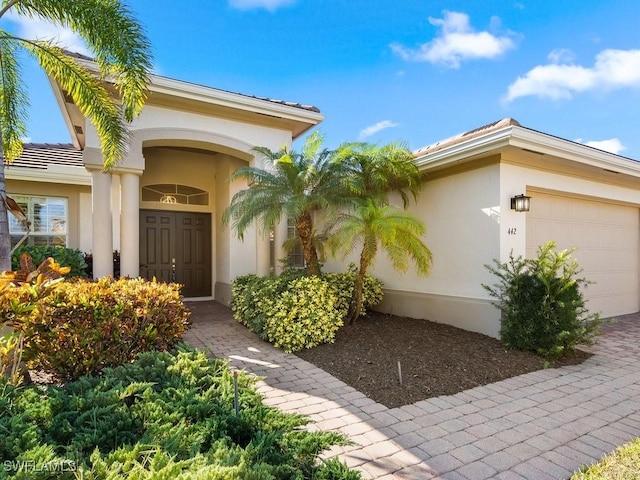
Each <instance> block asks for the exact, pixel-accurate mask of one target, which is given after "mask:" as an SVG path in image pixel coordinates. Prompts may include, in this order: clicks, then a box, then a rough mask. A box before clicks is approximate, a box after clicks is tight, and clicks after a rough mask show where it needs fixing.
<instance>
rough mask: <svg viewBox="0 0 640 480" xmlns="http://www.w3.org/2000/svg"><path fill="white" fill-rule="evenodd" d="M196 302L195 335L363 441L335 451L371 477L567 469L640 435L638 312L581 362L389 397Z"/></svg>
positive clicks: (513, 475)
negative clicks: (400, 399) (395, 402)
mask: <svg viewBox="0 0 640 480" xmlns="http://www.w3.org/2000/svg"><path fill="white" fill-rule="evenodd" d="M189 308H191V310H192V312H193V327H192V328H191V330H190V331H189V332H187V334H186V335H185V337H184V338H185V340H186V341H188V342H189V343H191V344H192V345H193V346H195V347H198V348H203V349H208V350H209V351H211V353H212V354H213V355H215V356H217V357H226V358H229V359H230V361H231V364H232V365H233V366H234V367H237V368H244V369H246V370H247V371H248V372H251V373H254V374H256V375H260V376H263V377H265V378H264V380H262V381H260V382H259V390H260V392H261V393H262V394H263V395H264V396H265V403H267V404H269V405H275V406H277V407H278V408H280V409H282V410H285V411H290V412H298V413H302V414H305V415H307V416H309V417H310V418H311V419H312V420H313V421H314V422H315V423H314V424H313V426H312V428H320V429H323V430H339V431H341V432H343V433H345V434H346V435H348V436H349V438H350V439H351V440H353V441H354V442H355V443H356V445H354V446H352V447H347V448H336V449H335V450H333V451H331V452H329V453H330V454H335V453H337V454H339V456H340V458H341V459H343V460H344V461H346V462H347V463H348V464H349V465H350V466H352V467H356V468H357V469H358V470H360V471H361V472H362V473H363V477H364V478H376V479H394V478H397V479H416V480H426V479H431V478H442V479H487V478H492V479H493V478H496V479H523V478H525V479H535V480H545V479H563V478H567V477H568V476H570V475H571V472H573V471H574V470H575V469H577V468H579V467H580V466H581V465H583V464H586V463H591V462H594V461H596V460H598V459H599V458H600V457H601V456H602V455H603V454H605V453H607V452H610V451H612V450H614V449H615V448H616V447H617V446H619V445H621V444H623V443H625V442H627V441H629V440H630V439H632V438H634V437H636V436H640V368H639V367H638V361H639V360H640V315H630V316H627V317H623V318H621V319H619V321H618V322H616V323H614V324H611V325H607V326H606V327H605V328H603V331H604V334H603V335H602V336H601V337H599V340H598V344H597V345H596V346H594V347H592V348H591V351H592V352H593V353H595V355H594V356H593V357H592V358H590V359H588V360H587V361H586V362H584V363H583V364H582V365H577V366H570V367H563V368H559V369H549V370H542V371H538V372H533V373H528V374H525V375H521V376H518V377H514V378H510V379H508V380H503V381H501V382H497V383H493V384H490V385H486V386H483V387H477V388H474V389H471V390H466V391H464V392H461V393H458V394H456V395H449V396H441V397H437V398H431V399H428V400H423V401H420V402H417V403H414V404H412V405H407V406H404V407H399V408H387V407H385V406H384V405H381V404H379V403H376V402H374V401H373V400H371V399H369V398H367V397H366V396H364V394H362V393H360V392H358V391H357V390H355V389H353V388H352V387H349V386H348V385H346V384H345V383H344V382H342V381H340V380H338V379H336V378H335V377H333V376H331V375H330V374H328V373H326V372H325V371H323V370H321V369H319V368H317V367H315V366H314V365H312V364H310V363H308V362H305V361H304V360H301V359H299V358H298V357H296V356H295V355H290V354H286V353H283V352H281V351H279V350H277V349H275V348H273V347H272V346H271V345H269V344H267V343H265V342H263V341H261V340H260V339H258V338H257V336H256V335H254V334H253V333H251V332H249V331H248V330H247V329H246V328H244V327H243V326H242V325H240V324H238V323H237V322H236V321H235V320H234V319H233V318H232V316H231V312H230V311H229V309H228V308H227V307H225V306H223V305H220V304H218V303H216V302H192V303H189ZM638 476H639V478H640V472H639V473H638Z"/></svg>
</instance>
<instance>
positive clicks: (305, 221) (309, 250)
mask: <svg viewBox="0 0 640 480" xmlns="http://www.w3.org/2000/svg"><path fill="white" fill-rule="evenodd" d="M296 230H297V231H298V236H299V237H300V243H301V244H302V253H303V254H304V261H305V264H306V268H307V273H308V274H309V275H318V276H319V275H320V263H319V262H318V251H317V250H316V246H315V244H314V242H313V220H312V218H311V214H310V213H309V212H304V213H303V214H302V215H300V217H298V219H297V221H296Z"/></svg>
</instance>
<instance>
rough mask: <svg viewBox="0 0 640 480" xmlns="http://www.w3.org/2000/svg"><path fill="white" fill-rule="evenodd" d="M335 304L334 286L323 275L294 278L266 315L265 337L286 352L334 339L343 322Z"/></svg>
mask: <svg viewBox="0 0 640 480" xmlns="http://www.w3.org/2000/svg"><path fill="white" fill-rule="evenodd" d="M336 304H337V299H336V295H335V293H334V291H333V288H331V286H330V285H329V283H328V282H326V281H325V280H323V279H322V278H320V277H316V276H313V277H302V278H297V279H294V280H293V281H291V283H290V284H289V286H288V288H287V290H286V291H284V292H283V293H282V294H281V295H280V297H279V298H278V299H277V300H276V301H275V302H274V304H273V306H272V308H271V309H270V312H269V315H267V317H266V320H265V324H264V327H265V332H266V335H267V338H268V340H269V341H270V342H271V343H273V345H274V346H276V347H279V348H282V349H283V350H284V351H285V352H297V351H299V350H302V349H303V348H311V347H315V346H316V345H320V344H322V343H330V342H333V340H334V339H335V334H336V331H337V330H338V328H340V327H341V326H342V325H343V315H342V313H341V311H340V310H338V309H337V308H336Z"/></svg>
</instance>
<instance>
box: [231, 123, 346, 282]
mask: <svg viewBox="0 0 640 480" xmlns="http://www.w3.org/2000/svg"><path fill="white" fill-rule="evenodd" d="M323 141H324V138H323V136H322V135H320V134H319V133H318V132H315V133H313V134H312V135H310V136H309V137H307V140H306V141H305V144H304V146H303V149H302V151H301V152H295V151H293V150H291V149H289V148H286V147H285V148H282V149H281V150H279V151H277V152H273V151H271V150H270V149H268V148H264V147H256V148H254V152H255V153H256V154H257V155H261V156H262V157H263V158H264V160H265V162H266V165H265V167H266V168H264V169H263V168H257V167H243V168H239V169H238V170H236V171H235V172H234V173H233V174H232V175H231V176H230V178H229V179H230V181H233V180H237V179H242V180H245V181H247V183H248V184H249V185H250V187H249V188H246V189H244V190H241V191H239V192H238V193H236V194H235V195H234V196H233V198H232V199H231V203H230V205H229V207H227V209H226V210H225V212H224V214H223V217H222V218H223V222H224V223H225V224H229V223H231V225H232V227H233V228H234V229H235V230H236V233H237V235H238V237H239V238H242V237H243V235H244V232H245V231H246V229H247V228H248V227H249V226H250V225H251V224H253V223H254V222H255V223H258V226H259V228H260V230H261V231H262V232H263V233H267V232H269V231H270V230H272V229H273V228H275V226H276V225H277V224H278V223H279V222H280V221H282V220H284V219H286V218H292V219H293V220H294V222H295V227H296V232H297V235H298V237H299V238H300V243H301V245H302V251H303V254H304V259H305V265H306V269H307V272H308V273H309V274H310V275H320V264H319V262H318V251H317V246H316V244H315V241H314V236H315V231H314V225H313V214H314V212H316V211H319V210H325V211H326V210H327V209H328V210H331V209H332V208H334V207H340V206H345V205H347V204H348V203H349V202H350V201H351V199H350V198H349V197H348V195H346V190H345V186H344V176H343V174H342V173H341V169H342V165H341V164H340V163H339V162H336V161H335V160H334V157H333V152H332V151H330V150H327V149H325V148H323V147H322V143H323Z"/></svg>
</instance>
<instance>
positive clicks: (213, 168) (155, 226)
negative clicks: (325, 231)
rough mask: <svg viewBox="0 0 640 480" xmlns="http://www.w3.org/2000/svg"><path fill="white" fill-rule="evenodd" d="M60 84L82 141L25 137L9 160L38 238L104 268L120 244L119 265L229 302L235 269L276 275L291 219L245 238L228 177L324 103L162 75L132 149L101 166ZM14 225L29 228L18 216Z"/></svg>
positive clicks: (282, 141) (92, 137) (314, 118)
mask: <svg viewBox="0 0 640 480" xmlns="http://www.w3.org/2000/svg"><path fill="white" fill-rule="evenodd" d="M53 89H54V92H55V95H56V99H57V101H58V104H59V105H60V108H61V111H62V114H63V117H64V119H65V121H66V123H67V126H68V128H69V132H70V133H71V137H72V140H73V145H27V146H26V148H25V152H24V154H23V155H22V157H21V158H20V159H18V160H17V161H16V162H15V163H14V164H12V165H10V166H8V167H7V168H6V177H7V192H8V193H9V195H11V196H12V197H13V198H14V199H15V200H16V201H18V202H19V203H20V204H22V205H23V206H24V207H25V208H26V210H27V211H28V214H29V216H30V217H31V223H32V226H33V227H32V228H33V232H32V235H31V236H30V238H29V242H30V243H35V244H47V243H49V244H62V245H67V246H69V247H72V248H79V249H80V250H82V251H85V252H91V253H92V254H93V273H94V276H96V277H100V276H104V275H110V274H113V263H112V258H113V251H114V250H118V251H119V252H120V273H121V275H122V276H131V277H137V276H138V275H142V276H145V277H147V278H152V277H156V278H158V279H160V280H166V281H168V280H176V281H178V282H180V283H182V284H183V285H184V294H185V296H187V297H192V298H198V297H205V298H211V297H213V298H216V299H218V300H220V301H222V302H228V301H229V298H230V284H231V281H232V280H233V279H234V278H235V277H236V276H238V275H242V274H246V273H250V272H257V273H260V274H268V272H269V269H270V267H271V266H272V265H271V258H272V257H273V256H274V255H273V254H272V253H271V245H280V244H281V243H282V241H279V240H283V239H284V238H285V237H286V235H287V225H286V222H283V225H282V226H281V227H280V228H279V229H278V230H277V231H276V232H275V235H274V238H271V239H270V238H268V236H266V237H265V236H262V235H259V234H258V233H257V232H256V230H255V229H253V230H251V231H249V232H247V233H246V234H245V236H244V241H243V242H241V241H239V240H238V239H237V238H236V236H235V234H233V233H232V232H231V231H230V230H229V229H227V228H223V226H222V223H221V216H222V212H223V211H224V209H225V208H226V206H227V205H228V204H229V202H230V200H231V198H232V196H233V195H234V193H235V192H237V191H238V190H239V189H241V188H243V187H246V185H242V184H239V183H229V182H228V180H227V179H228V177H229V175H230V173H231V172H232V171H234V170H235V169H237V168H238V167H241V166H246V165H256V166H261V165H260V164H259V163H258V162H260V159H259V158H258V159H255V158H254V157H253V155H252V153H251V149H252V148H253V147H254V146H256V145H260V146H265V147H268V148H271V149H273V150H278V149H279V148H281V147H282V146H284V145H291V143H292V141H293V140H294V139H296V138H297V137H298V136H300V135H302V134H303V133H305V132H306V131H307V130H309V129H310V128H313V127H314V126H316V125H317V124H318V123H320V122H321V121H322V120H323V119H324V117H323V115H322V114H321V113H320V112H319V110H318V109H317V108H315V107H312V106H306V105H300V104H295V103H288V102H284V101H279V100H272V99H266V98H256V97H251V96H247V95H241V94H236V93H231V92H227V91H222V90H217V89H212V88H207V87H202V86H199V85H194V84H190V83H185V82H181V81H177V80H172V79H168V78H164V77H160V76H153V77H152V79H151V85H150V95H149V98H148V101H147V103H146V105H145V108H144V110H143V112H142V113H141V115H140V116H139V117H138V118H137V119H136V120H135V121H134V123H133V124H132V126H131V145H130V147H129V151H128V154H127V155H126V157H125V158H124V159H123V161H122V162H121V163H120V164H119V165H118V166H117V168H115V169H113V170H111V171H110V172H109V173H104V172H103V168H102V163H103V162H102V156H101V153H100V148H99V139H98V137H97V134H96V131H95V129H94V128H93V126H92V125H91V124H90V123H89V122H88V121H87V120H86V119H85V118H84V117H83V116H82V115H81V114H80V112H79V110H78V109H77V107H76V106H75V105H74V104H73V102H72V100H71V99H70V98H69V97H68V96H67V95H65V93H64V92H63V91H62V90H60V89H59V87H58V85H57V84H55V83H54V84H53ZM10 228H12V236H13V235H15V238H19V237H20V236H21V232H22V230H21V226H20V224H19V223H18V222H17V221H11V224H10ZM276 254H277V255H281V254H282V252H276Z"/></svg>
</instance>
